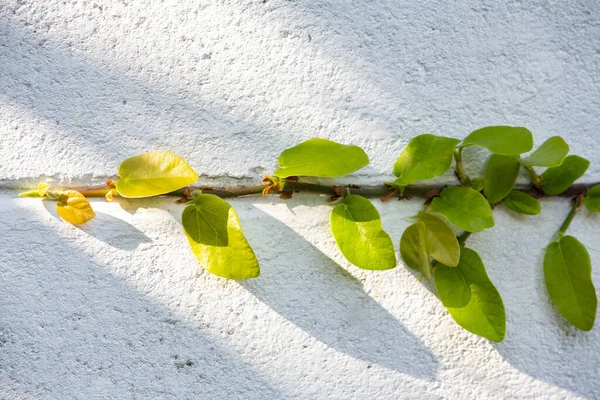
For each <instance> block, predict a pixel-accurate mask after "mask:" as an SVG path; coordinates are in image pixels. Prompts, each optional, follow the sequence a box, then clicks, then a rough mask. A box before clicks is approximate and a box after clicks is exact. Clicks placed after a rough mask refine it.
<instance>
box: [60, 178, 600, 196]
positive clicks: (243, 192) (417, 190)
mask: <svg viewBox="0 0 600 400" xmlns="http://www.w3.org/2000/svg"><path fill="white" fill-rule="evenodd" d="M597 184H600V182H599V183H590V184H584V183H578V184H574V185H572V186H571V187H569V188H568V189H567V190H566V191H564V192H563V193H561V194H558V195H556V196H557V197H575V196H579V195H581V194H584V193H585V192H586V190H587V188H588V187H591V186H595V185H597ZM450 186H452V185H447V186H443V185H442V186H439V185H418V186H417V185H415V186H407V187H406V188H405V189H404V193H403V195H404V196H405V197H421V198H429V197H432V193H433V194H435V193H440V192H441V191H442V190H443V189H445V188H446V187H450ZM265 187H266V185H257V186H240V187H230V188H215V187H192V188H191V189H192V190H202V193H206V194H214V195H217V196H219V197H221V198H232V197H244V196H258V195H261V194H262V191H263V189H264V188H265ZM66 189H67V188H65V190H66ZM68 189H73V190H77V191H79V192H80V193H81V194H83V195H84V196H85V197H104V196H105V195H106V194H107V193H108V192H109V191H110V190H114V188H106V189H100V188H81V187H79V188H77V187H75V188H68ZM346 189H349V190H350V193H352V194H357V195H360V196H363V197H369V198H381V197H383V196H385V195H388V194H389V193H391V192H393V191H394V189H393V188H389V187H386V186H385V185H376V186H357V185H337V186H336V189H334V187H333V186H330V185H321V184H316V183H307V182H291V181H286V182H285V184H284V185H283V189H282V190H273V191H272V192H271V193H278V192H280V191H285V192H302V193H315V194H322V195H328V196H337V195H338V192H339V191H340V190H341V191H344V190H346ZM515 189H516V190H519V191H521V192H524V193H527V194H529V195H531V196H533V197H536V198H539V197H545V196H546V195H544V194H543V193H542V192H540V191H539V190H538V189H537V188H536V187H534V186H532V185H517V186H516V187H515ZM186 190H188V188H184V189H180V190H176V191H174V192H171V193H167V194H166V196H176V197H183V196H184V194H185V192H186ZM114 194H115V195H116V193H114Z"/></svg>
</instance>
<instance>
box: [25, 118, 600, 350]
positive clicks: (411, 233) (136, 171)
mask: <svg viewBox="0 0 600 400" xmlns="http://www.w3.org/2000/svg"><path fill="white" fill-rule="evenodd" d="M470 146H480V147H484V148H486V149H487V150H489V152H490V153H491V154H490V156H489V159H488V162H487V166H486V169H485V174H484V176H483V177H476V178H474V179H470V178H469V177H468V176H467V174H466V172H465V168H464V166H463V165H462V152H463V150H464V149H465V148H467V147H470ZM532 149H533V136H532V134H531V132H529V130H527V129H525V128H520V127H508V126H492V127H486V128H482V129H479V130H476V131H474V132H472V133H471V134H470V135H468V136H467V137H466V138H465V139H464V140H463V141H460V140H459V139H454V138H449V137H442V136H436V135H432V134H423V135H419V136H417V137H415V138H413V139H412V140H411V141H410V143H409V144H408V145H407V146H406V148H405V149H404V150H403V151H402V152H401V154H400V156H399V157H398V159H397V161H396V163H395V164H394V167H393V173H394V175H395V176H396V180H395V181H394V182H393V183H390V186H391V187H392V188H394V189H395V190H397V191H399V192H400V193H402V191H403V190H404V188H405V187H406V186H407V185H411V184H414V183H415V182H418V181H423V180H427V179H432V178H435V177H438V176H440V175H443V174H444V173H446V172H447V171H448V170H449V169H450V167H451V165H452V162H453V160H455V162H456V172H457V175H458V176H459V178H460V181H461V182H462V183H463V186H457V187H447V188H445V189H443V190H442V191H441V192H440V193H439V196H435V197H434V198H432V199H429V200H430V201H428V202H427V203H426V206H425V209H424V210H422V211H420V212H419V213H418V214H417V215H416V216H415V217H414V220H415V222H414V223H413V224H411V225H410V226H408V227H407V228H406V230H405V231H404V233H403V234H402V236H401V238H400V255H401V257H402V259H403V260H404V263H405V264H406V266H407V267H409V268H411V269H414V270H416V271H418V272H420V273H422V275H423V276H424V277H426V278H430V279H433V282H434V284H435V288H436V290H437V293H438V296H439V298H440V300H441V302H442V304H443V305H444V306H445V307H446V308H447V310H448V312H449V314H450V315H451V316H452V318H454V320H455V321H456V322H457V323H458V324H459V325H460V326H462V327H463V328H465V329H466V330H468V331H470V332H473V333H475V334H477V335H480V336H483V337H485V338H487V339H489V340H492V341H496V342H499V341H502V340H503V338H504V336H505V332H506V313H505V309H504V305H503V302H502V298H501V297H500V294H499V292H498V290H497V289H496V287H495V286H494V284H493V283H492V282H491V280H490V279H489V277H488V275H487V272H486V270H485V266H484V264H483V261H482V260H481V258H480V256H479V255H478V254H477V253H476V252H475V251H474V250H472V249H468V248H465V247H464V239H466V237H468V235H470V234H471V233H472V232H480V231H483V230H485V229H488V228H491V227H493V226H494V216H493V212H492V210H493V208H494V207H495V206H496V205H498V204H499V203H504V204H505V205H506V206H507V207H508V208H510V209H512V210H514V211H516V212H518V213H522V214H529V215H534V214H539V213H540V211H541V206H540V203H539V202H538V201H537V199H536V198H534V197H532V196H531V195H529V194H528V193H525V192H522V191H519V190H515V188H514V187H515V182H516V181H517V178H518V176H519V174H520V171H521V168H525V170H526V171H527V172H528V173H529V174H530V176H531V179H532V182H533V184H534V185H535V186H536V187H538V188H539V189H540V190H541V191H543V192H544V193H545V194H547V195H556V194H559V193H561V192H563V191H565V190H566V189H567V188H568V187H569V186H570V185H571V184H572V183H573V182H575V180H577V179H578V178H579V177H581V176H582V175H583V174H584V173H585V171H586V169H587V167H588V165H589V162H588V161H587V160H585V159H583V158H581V157H578V156H575V155H571V156H567V155H568V152H569V146H568V145H567V144H566V143H565V141H564V140H563V139H562V138H560V137H558V136H556V137H552V138H550V139H548V140H547V141H546V142H544V143H543V144H542V145H541V146H539V147H538V148H537V149H536V150H535V151H533V152H532V153H531V154H529V155H528V156H523V155H524V153H527V152H529V151H531V150H532ZM278 164H279V169H277V170H276V171H275V172H274V174H273V176H271V177H269V180H270V181H271V183H272V185H271V187H274V188H277V189H280V190H283V188H284V187H285V182H288V181H295V180H297V179H298V178H297V177H304V176H309V177H326V178H330V177H340V176H344V175H348V174H351V173H353V172H355V171H358V170H359V169H361V168H363V167H365V166H366V165H368V164H369V158H368V156H367V154H366V153H365V152H364V151H363V150H362V149H361V148H360V147H358V146H352V145H344V144H340V143H336V142H333V141H330V140H326V139H310V140H307V141H305V142H302V143H300V144H298V145H296V146H294V147H292V148H289V149H287V150H285V151H283V152H282V153H281V155H280V156H279V159H278ZM536 167H545V168H547V169H546V170H545V171H544V172H543V173H542V174H541V175H538V174H537V172H536V170H535V168H536ZM119 177H120V179H119V180H118V181H117V182H116V184H114V189H112V190H110V191H109V192H108V193H107V195H106V197H107V200H111V199H112V196H113V194H118V195H119V196H122V197H128V198H141V197H151V196H160V195H163V194H166V193H170V192H173V191H175V190H178V189H181V188H184V187H186V186H188V185H191V184H193V183H194V182H196V181H197V180H198V174H197V173H196V172H195V171H194V170H193V169H192V167H190V165H189V164H188V163H187V162H186V161H185V160H184V159H182V158H181V157H179V156H177V155H175V154H173V153H171V152H168V151H153V152H149V153H146V154H142V155H138V156H135V157H131V158H128V159H126V160H125V161H123V162H122V163H121V165H120V167H119ZM350 192H351V189H348V190H347V193H345V194H341V195H340V196H338V198H337V199H336V200H334V201H333V202H331V203H330V204H331V205H332V210H331V214H330V226H331V232H332V235H333V238H334V239H335V242H336V244H337V246H338V247H339V250H340V252H341V254H342V255H343V256H344V257H345V258H346V259H347V260H348V261H349V262H350V263H352V264H354V265H355V266H357V267H359V268H363V269H367V270H388V269H392V268H395V267H396V265H397V260H396V252H395V249H394V243H393V241H392V238H391V237H390V235H389V234H388V233H387V232H386V231H385V230H384V229H383V226H382V222H381V216H380V214H379V212H378V210H377V208H376V207H375V206H374V205H373V203H372V202H371V201H370V200H368V199H367V198H365V197H362V196H359V195H357V194H351V193H350ZM265 193H268V189H267V190H266V191H265ZM22 195H23V196H28V197H42V198H47V199H51V200H56V201H57V206H56V207H57V213H58V214H59V215H60V216H61V217H62V218H64V219H65V220H67V221H68V222H71V223H74V224H81V223H85V222H87V221H89V220H90V219H92V218H93V217H94V216H95V214H94V212H93V210H92V208H91V206H90V204H89V202H88V201H87V199H86V198H85V197H84V196H83V195H82V194H81V193H79V192H76V191H73V190H67V191H54V192H53V191H50V190H49V188H48V186H47V185H45V184H40V186H39V187H38V190H37V191H32V192H26V193H23V194H22ZM186 203H187V206H186V207H185V209H184V210H183V213H182V225H183V229H184V231H185V234H186V236H187V239H188V241H189V244H190V247H191V249H192V251H193V252H194V254H195V255H196V258H197V260H198V262H199V264H200V265H201V266H202V267H203V268H205V269H206V270H207V271H209V272H210V273H212V274H215V275H218V276H221V277H224V278H228V279H248V278H255V277H257V276H259V274H260V267H259V263H258V260H257V257H256V255H255V254H254V251H253V250H252V248H251V246H250V244H249V243H248V241H247V240H246V238H245V237H244V234H243V232H242V228H241V225H240V221H239V219H238V216H237V214H236V212H235V210H234V209H233V207H232V206H231V204H229V203H228V202H226V201H225V200H223V199H221V198H220V197H218V196H216V195H212V194H203V193H201V192H200V191H196V192H192V193H189V195H188V196H187V198H186ZM580 203H583V204H585V206H586V207H587V208H588V209H589V210H591V211H594V212H600V186H597V187H594V188H591V189H590V190H589V191H588V192H587V195H586V197H585V198H584V199H580ZM579 206H581V204H578V205H577V207H574V208H573V210H572V212H571V214H570V217H569V219H568V221H567V222H566V223H565V224H564V226H563V227H561V230H560V231H559V234H558V235H556V240H555V241H553V242H552V243H551V244H550V245H549V246H548V248H547V250H546V256H545V259H544V275H545V279H546V284H547V287H548V291H549V293H550V297H551V299H552V301H553V302H554V303H555V304H556V307H557V309H558V310H559V312H560V313H561V314H562V315H563V316H564V317H565V318H566V319H567V320H568V321H569V322H571V323H572V324H573V325H575V326H576V327H578V328H580V329H583V330H589V329H591V328H592V326H593V324H594V319H595V314H596V306H597V300H596V292H595V288H594V286H593V283H592V280H591V264H590V258H589V255H588V253H587V250H586V249H585V247H584V246H583V245H582V244H581V243H580V242H579V241H577V239H575V238H574V237H572V236H564V234H565V231H566V229H567V228H568V224H569V223H570V220H571V219H572V217H573V216H574V214H575V212H576V211H577V209H578V208H579ZM457 233H459V236H458V237H457ZM461 244H462V245H461Z"/></svg>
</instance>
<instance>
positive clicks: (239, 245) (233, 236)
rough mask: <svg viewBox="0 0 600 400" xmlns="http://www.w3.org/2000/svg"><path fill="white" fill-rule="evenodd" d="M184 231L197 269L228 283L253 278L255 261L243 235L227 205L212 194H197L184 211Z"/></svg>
mask: <svg viewBox="0 0 600 400" xmlns="http://www.w3.org/2000/svg"><path fill="white" fill-rule="evenodd" d="M181 221H182V224H183V228H184V230H185V233H186V236H187V238H188V241H189V243H190V246H191V248H192V251H193V252H194V254H195V255H196V258H197V259H198V262H199V263H200V265H201V266H202V267H204V268H206V270H207V271H208V272H210V273H212V274H215V275H218V276H221V277H223V278H228V279H248V278H255V277H257V276H258V275H259V274H260V267H259V265H258V260H257V259H256V255H255V254H254V251H252V248H251V247H250V245H249V244H248V241H247V240H246V238H245V237H244V234H243V233H242V227H241V226H240V221H239V219H238V216H237V214H236V212H235V210H234V209H233V207H231V205H230V204H229V203H227V202H226V201H225V200H223V199H221V198H220V197H218V196H215V195H213V194H200V195H197V196H195V197H194V200H193V203H192V204H191V205H189V206H187V207H186V208H185V209H184V210H183V214H182V216H181Z"/></svg>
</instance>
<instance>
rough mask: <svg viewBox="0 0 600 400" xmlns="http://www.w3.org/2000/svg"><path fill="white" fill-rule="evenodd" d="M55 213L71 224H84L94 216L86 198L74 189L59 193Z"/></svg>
mask: <svg viewBox="0 0 600 400" xmlns="http://www.w3.org/2000/svg"><path fill="white" fill-rule="evenodd" d="M56 213H57V214H58V215H60V217H61V218H62V219H64V220H65V221H67V222H70V223H72V224H85V223H86V222H88V221H89V220H90V219H92V218H94V217H95V216H96V213H95V212H94V210H92V206H91V205H90V202H89V201H88V199H86V198H85V196H84V195H82V194H81V193H79V192H76V191H75V190H67V191H65V192H60V193H59V195H58V201H57V202H56Z"/></svg>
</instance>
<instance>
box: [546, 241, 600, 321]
mask: <svg viewBox="0 0 600 400" xmlns="http://www.w3.org/2000/svg"><path fill="white" fill-rule="evenodd" d="M544 277H545V279H546V287H547V288H548V293H550V298H551V299H552V302H553V303H554V304H555V305H556V308H558V311H559V312H560V313H561V314H562V316H563V317H565V318H566V319H567V321H569V322H570V323H571V324H573V325H575V326H576V327H577V328H579V329H581V330H584V331H589V330H590V329H592V327H593V326H594V320H595V319H596V307H597V305H598V299H597V297H596V289H595V288H594V284H593V282H592V264H591V262H590V255H589V254H588V252H587V250H586V248H585V246H584V245H583V244H582V243H581V242H580V241H579V240H577V239H575V238H574V237H573V236H564V237H563V238H561V239H560V241H558V242H553V243H551V244H550V245H549V246H548V248H547V249H546V255H545V257H544Z"/></svg>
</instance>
